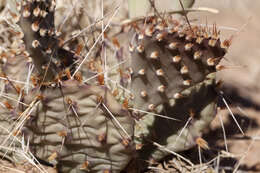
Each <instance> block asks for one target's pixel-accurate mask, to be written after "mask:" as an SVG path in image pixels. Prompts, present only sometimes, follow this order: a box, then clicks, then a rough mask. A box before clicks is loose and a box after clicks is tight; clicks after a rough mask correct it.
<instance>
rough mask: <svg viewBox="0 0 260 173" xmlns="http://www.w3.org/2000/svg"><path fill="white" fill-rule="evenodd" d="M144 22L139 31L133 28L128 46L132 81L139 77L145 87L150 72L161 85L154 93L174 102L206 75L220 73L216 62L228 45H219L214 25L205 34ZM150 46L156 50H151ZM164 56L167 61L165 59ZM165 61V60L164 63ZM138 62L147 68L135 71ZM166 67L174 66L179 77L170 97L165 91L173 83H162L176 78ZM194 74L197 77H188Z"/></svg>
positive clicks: (191, 28) (198, 29) (201, 29)
mask: <svg viewBox="0 0 260 173" xmlns="http://www.w3.org/2000/svg"><path fill="white" fill-rule="evenodd" d="M147 21H148V22H147ZM147 21H146V22H147V23H145V24H144V25H143V26H142V27H138V28H137V27H135V29H136V39H135V40H136V43H131V44H130V45H129V51H130V52H131V53H132V61H133V68H132V69H134V70H133V71H134V73H133V74H134V79H135V78H138V76H139V78H142V79H143V83H146V84H147V79H148V81H149V79H152V77H149V75H151V73H149V74H147V70H148V69H149V68H153V71H154V75H155V76H157V78H158V79H159V81H161V82H160V84H159V85H158V86H154V87H156V90H157V91H158V92H159V93H160V94H165V95H167V97H168V98H174V99H178V98H181V97H182V94H181V91H182V90H183V89H186V88H188V87H190V86H192V85H195V84H196V83H198V82H201V81H203V80H204V78H205V77H206V76H207V74H209V73H214V72H216V71H217V70H221V68H222V66H221V65H219V62H220V60H221V59H222V58H223V56H224V54H225V53H226V49H227V48H228V46H229V45H227V44H226V43H227V41H224V42H223V43H222V44H221V43H220V39H219V32H218V31H217V29H216V26H215V25H214V27H213V29H212V30H209V29H208V28H207V27H198V26H181V25H180V24H178V23H177V24H176V22H175V23H174V24H166V22H165V21H161V22H159V23H157V24H156V22H154V19H151V22H150V21H149V19H148V20H147ZM149 22H150V23H149ZM140 28H141V29H140ZM153 45H156V46H157V47H156V46H155V47H156V48H155V47H152V46H153ZM150 46H151V47H150ZM162 54H164V55H162ZM167 55H168V57H166V56H167ZM166 58H167V59H169V60H165V59H166ZM141 61H144V62H147V64H149V65H150V66H149V65H146V64H145V65H144V66H143V67H141V68H137V66H138V65H136V64H140V63H139V62H141ZM165 62H166V63H168V64H166V63H165ZM190 64H193V65H190ZM134 66H136V67H134ZM148 66H149V67H148ZM170 66H174V68H175V69H176V70H177V71H178V72H179V75H180V76H182V84H180V86H178V87H179V89H178V92H176V93H172V95H171V96H169V95H168V93H170V92H171V91H169V90H167V88H170V87H171V86H170V85H171V84H170V82H173V83H174V82H175V83H176V82H177V81H174V78H171V79H173V81H168V82H165V81H167V80H168V79H169V76H171V75H176V74H170V72H169V71H168V72H167V68H168V67H170ZM195 73H197V74H198V75H199V77H197V76H194V75H192V74H195ZM199 73H201V74H199ZM167 78H168V79H167ZM133 82H135V81H133ZM150 82H151V81H150ZM144 85H145V84H144ZM136 94H138V95H139V96H140V97H141V98H143V99H147V97H148V96H149V94H148V93H147V90H145V89H144V90H142V91H140V93H136ZM155 107H156V104H154V103H150V104H148V105H147V108H144V109H148V110H149V111H153V110H154V108H155Z"/></svg>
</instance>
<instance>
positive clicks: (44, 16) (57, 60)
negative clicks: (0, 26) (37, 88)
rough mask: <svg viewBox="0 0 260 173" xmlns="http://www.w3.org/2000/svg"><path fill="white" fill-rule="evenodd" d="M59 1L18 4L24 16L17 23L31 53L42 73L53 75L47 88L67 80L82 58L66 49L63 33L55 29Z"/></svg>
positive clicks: (26, 0) (27, 0) (24, 0)
mask: <svg viewBox="0 0 260 173" xmlns="http://www.w3.org/2000/svg"><path fill="white" fill-rule="evenodd" d="M55 7H56V2H55V0H23V1H21V2H20V3H17V8H18V11H19V12H20V14H21V16H20V17H18V19H17V22H18V24H19V25H20V26H21V28H22V30H23V32H24V35H23V37H24V41H25V44H26V47H27V49H28V52H29V53H30V55H31V57H32V58H33V59H34V62H35V63H36V64H38V65H37V68H38V70H39V71H42V73H45V72H46V71H49V73H50V76H51V77H50V79H48V80H46V81H48V82H47V83H46V84H48V83H49V81H51V82H57V81H62V80H66V79H68V78H70V77H71V75H70V73H73V72H74V70H75V68H76V65H77V63H76V61H77V60H78V59H79V56H78V55H77V54H76V53H75V52H73V51H71V50H67V49H64V48H63V47H62V44H63V41H62V40H61V39H59V36H60V35H61V32H59V31H57V30H56V29H55V26H54V12H55Z"/></svg>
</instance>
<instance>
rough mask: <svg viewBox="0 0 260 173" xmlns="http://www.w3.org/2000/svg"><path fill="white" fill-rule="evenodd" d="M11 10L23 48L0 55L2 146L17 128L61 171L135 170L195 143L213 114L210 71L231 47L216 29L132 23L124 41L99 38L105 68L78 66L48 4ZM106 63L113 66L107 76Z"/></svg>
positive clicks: (99, 62) (164, 21) (20, 4)
mask: <svg viewBox="0 0 260 173" xmlns="http://www.w3.org/2000/svg"><path fill="white" fill-rule="evenodd" d="M16 5H17V9H18V12H19V15H18V14H13V16H14V17H16V18H17V20H15V22H16V23H17V24H18V25H19V27H20V29H21V31H20V32H17V33H16V37H17V38H18V40H19V39H22V40H23V43H21V42H18V41H16V42H17V44H18V45H19V46H15V45H13V47H14V48H15V49H16V50H17V52H16V53H13V50H14V48H12V51H9V52H7V51H3V53H1V75H2V76H3V77H6V78H7V76H8V77H9V76H11V77H12V80H9V79H8V78H7V79H6V81H5V82H4V83H3V86H4V87H3V90H2V93H8V95H9V96H11V97H12V98H13V100H11V101H10V99H8V98H5V99H4V100H3V101H2V102H1V103H2V104H1V105H2V107H3V108H1V122H3V123H2V124H4V125H2V126H5V127H8V128H7V129H9V132H7V131H5V132H4V133H1V136H0V137H1V138H0V141H1V143H2V144H5V145H9V143H7V141H8V142H11V143H12V141H10V139H9V140H7V138H6V136H9V137H10V131H12V130H14V131H12V132H16V131H18V132H19V133H18V132H17V134H15V135H14V134H13V137H16V135H17V136H18V137H22V136H23V137H24V138H25V139H26V140H28V141H29V149H30V151H31V152H32V153H33V154H34V156H36V157H37V158H38V159H40V160H43V161H46V162H48V163H50V164H52V165H55V166H57V168H58V170H59V171H61V172H81V171H83V172H106V173H107V172H113V173H114V172H120V171H122V170H124V168H125V167H126V166H127V165H128V164H129V163H130V162H131V161H133V160H134V161H135V162H138V164H139V165H140V166H141V167H139V168H140V170H142V169H145V168H146V166H147V165H146V164H143V163H144V162H145V163H149V162H150V161H153V160H156V161H158V160H161V159H163V158H164V157H165V156H166V155H168V154H169V152H168V151H166V150H165V148H167V149H168V150H171V151H174V152H179V151H183V150H186V149H188V148H191V147H193V146H195V145H197V143H196V140H197V139H198V138H199V137H200V136H201V135H202V132H203V130H204V129H205V128H207V127H208V125H209V124H210V122H211V120H212V119H213V118H214V116H215V114H216V100H217V96H218V95H217V89H218V83H217V82H216V72H217V71H218V70H221V68H222V66H221V65H219V62H220V61H221V59H222V58H223V56H224V55H225V53H226V51H227V47H228V46H229V43H228V41H224V42H223V43H221V41H220V39H219V32H218V31H217V29H216V27H215V26H214V27H213V29H209V28H207V27H201V26H189V25H188V24H183V23H181V22H180V21H179V20H178V21H177V20H175V19H173V18H171V17H169V18H167V17H165V18H161V16H153V17H149V18H146V19H143V20H138V21H137V22H132V23H130V27H128V26H126V27H125V28H127V27H128V29H129V30H130V32H129V33H124V32H123V33H122V35H124V36H126V37H122V38H123V39H124V40H120V38H119V39H118V40H117V38H113V39H111V38H109V36H107V35H106V38H105V43H102V44H104V45H105V46H110V47H113V46H114V47H113V48H114V49H113V51H112V52H113V53H110V54H108V55H109V56H108V57H107V59H106V62H104V61H105V60H104V59H102V58H100V57H99V54H102V53H104V52H102V53H100V52H98V53H97V54H96V55H97V57H90V58H89V60H88V61H86V62H85V66H83V67H84V68H82V67H81V69H78V68H79V67H80V66H79V62H83V59H84V57H81V56H80V53H78V52H75V51H72V50H71V49H69V48H68V47H66V48H65V47H64V45H63V40H62V39H61V37H60V32H59V31H58V30H57V29H56V28H55V26H54V13H55V6H56V3H55V0H42V1H36V0H23V1H17V4H16ZM127 37H128V38H129V39H126V38H127ZM122 38H121V39H122ZM111 40H112V41H111ZM73 41H75V40H73ZM76 42H77V41H76ZM125 42H127V44H124V43H125ZM104 45H103V46H104ZM121 45H123V46H121ZM126 45H127V49H125V47H124V46H126ZM128 46H129V47H128ZM99 51H100V50H99ZM112 54H113V55H114V56H111V55H112ZM110 56H111V57H110ZM123 62H125V63H123ZM105 63H107V64H109V66H111V67H113V69H111V70H108V71H107V72H105V71H104V69H102V68H103V66H104V64H105ZM121 63H122V64H121ZM107 64H105V65H107ZM118 64H120V65H118ZM33 65H34V66H35V68H34V69H32V66H33ZM115 66H116V67H117V66H118V68H115ZM20 69H23V71H22V72H20V71H19V70H20ZM29 72H30V75H28V73H29ZM93 76H94V77H93ZM89 78H90V79H92V78H93V79H94V80H89ZM108 79H110V80H108ZM14 80H21V81H27V83H22V84H19V85H17V84H14V83H13V82H12V81H14ZM93 81H94V82H93ZM111 81H113V82H114V83H113V82H111ZM112 83H113V84H112ZM126 91H127V92H126ZM126 93H127V94H126ZM15 100H19V101H20V102H17V101H15ZM6 117H8V118H6ZM17 122H21V125H20V126H21V128H17V125H18V124H19V123H17ZM154 143H158V144H159V145H161V146H163V147H165V148H158V145H157V146H156V145H154ZM15 145H20V144H19V143H18V144H17V143H15ZM2 155H4V154H2ZM10 158H11V157H10Z"/></svg>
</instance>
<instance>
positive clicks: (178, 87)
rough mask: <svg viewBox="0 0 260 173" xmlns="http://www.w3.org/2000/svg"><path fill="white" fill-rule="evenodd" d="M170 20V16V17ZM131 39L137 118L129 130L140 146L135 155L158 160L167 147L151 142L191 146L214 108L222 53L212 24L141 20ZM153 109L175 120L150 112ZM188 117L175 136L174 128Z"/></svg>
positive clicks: (179, 147)
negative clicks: (190, 25)
mask: <svg viewBox="0 0 260 173" xmlns="http://www.w3.org/2000/svg"><path fill="white" fill-rule="evenodd" d="M170 21H171V20H170ZM135 28H141V29H137V31H136V32H135V34H134V38H131V40H132V42H131V43H130V48H129V50H130V52H132V53H131V55H132V59H131V60H132V71H133V73H132V83H131V87H132V92H133V93H134V95H135V98H134V100H133V102H134V109H136V110H142V111H147V112H151V114H149V113H138V111H136V112H135V113H136V114H137V115H138V114H139V115H138V116H139V117H140V120H139V121H138V123H137V125H136V129H135V135H136V136H137V137H138V139H139V140H140V139H141V142H140V141H139V142H138V143H140V144H141V145H143V146H144V147H143V148H142V149H141V150H140V157H141V158H142V159H144V160H151V159H153V160H160V159H162V158H163V157H164V156H166V155H168V153H167V152H165V151H162V150H161V149H158V148H156V147H155V146H153V145H152V144H151V143H152V142H153V141H154V142H157V143H159V144H161V145H163V146H165V147H166V148H167V149H170V150H172V151H182V150H185V149H188V148H191V147H192V146H194V145H196V142H195V139H196V138H197V137H199V136H200V135H201V133H202V130H203V129H205V128H206V127H207V126H208V125H209V123H210V122H211V120H212V119H213V118H214V116H215V113H216V98H217V92H216V91H215V90H216V88H217V83H216V81H215V73H216V71H217V69H219V67H220V66H218V64H219V62H220V60H221V59H222V58H223V56H224V55H225V53H226V49H225V48H222V47H221V43H220V40H219V38H218V33H217V31H216V28H214V29H213V31H212V33H209V32H208V31H206V30H205V28H199V27H192V28H190V27H189V26H183V25H181V24H179V23H178V22H177V23H176V21H174V20H172V22H168V23H167V22H165V21H161V19H151V21H149V19H147V20H146V24H145V25H142V24H139V25H138V27H135ZM153 112H155V113H158V114H162V115H165V116H167V117H170V118H175V119H178V120H179V121H174V120H169V119H164V118H161V117H156V116H155V115H153V114H152V113H153ZM189 118H192V120H191V122H190V123H189V125H188V127H186V128H185V129H184V130H183V132H182V134H181V136H180V137H178V135H179V134H180V131H181V130H182V128H183V127H184V125H185V123H186V122H187V121H188V119H189Z"/></svg>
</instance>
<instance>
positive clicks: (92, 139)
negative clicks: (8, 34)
mask: <svg viewBox="0 0 260 173" xmlns="http://www.w3.org/2000/svg"><path fill="white" fill-rule="evenodd" d="M18 8H19V4H18ZM20 8H21V10H20V13H21V17H20V20H19V21H18V25H19V26H20V27H21V29H22V31H23V32H24V37H23V40H24V43H25V46H26V50H27V51H28V53H29V54H30V56H31V58H32V59H33V63H34V65H35V66H36V69H37V70H38V72H40V73H39V78H41V79H43V78H44V82H50V83H46V84H45V85H44V86H42V85H35V86H34V88H33V89H32V90H30V91H29V94H28V95H26V94H25V95H23V97H22V99H23V102H24V103H28V104H30V103H31V102H32V101H33V100H35V98H41V102H40V103H39V104H38V105H37V108H36V109H35V110H34V111H33V112H32V113H31V116H30V119H29V120H27V122H26V123H25V125H24V128H23V131H22V133H23V135H25V137H26V140H27V139H30V149H31V151H32V153H33V154H34V155H35V156H37V157H38V158H40V159H42V160H45V161H47V162H51V163H53V164H54V165H57V167H58V168H59V170H60V171H62V172H80V171H83V172H106V171H108V172H120V171H121V170H122V169H123V168H124V167H125V166H126V165H127V164H128V162H129V161H130V160H131V158H132V157H133V156H134V153H135V152H134V151H135V150H134V147H133V132H134V123H133V122H134V120H133V119H132V118H131V117H130V114H129V111H128V110H127V109H125V108H124V107H123V105H121V104H120V103H118V102H117V100H116V99H115V98H114V96H113V95H112V94H111V93H110V91H109V90H108V89H107V88H106V87H105V86H96V85H86V84H82V83H81V81H80V80H79V81H80V82H79V81H76V80H72V79H71V80H69V77H68V76H67V75H66V74H65V70H66V69H69V72H70V73H72V72H73V69H74V67H75V65H76V63H75V60H76V59H77V58H78V57H77V55H75V53H73V52H71V51H67V50H65V49H63V48H62V47H60V46H59V41H58V38H57V34H56V31H55V28H54V10H55V1H54V0H46V1H33V2H32V1H23V2H22V3H21V4H20ZM24 60H25V59H24ZM15 62H16V61H15ZM24 62H25V63H26V61H22V63H24ZM18 63H19V61H18ZM22 63H21V64H22ZM46 66H48V68H46ZM8 68H10V66H7V69H8ZM15 69H17V68H15ZM8 70H9V69H8ZM46 70H47V73H46ZM9 71H10V70H9ZM60 73H62V75H60ZM10 74H11V73H9V74H8V75H10ZM63 74H65V76H63ZM25 76H26V75H25ZM57 76H58V77H59V78H58V80H56V79H57ZM75 77H76V76H75ZM51 83H55V85H49V84H51ZM9 93H10V94H11V93H14V94H15V91H13V90H12V91H9ZM9 103H11V102H9ZM11 104H12V105H14V104H13V103H11ZM13 108H14V109H11V108H9V109H10V110H8V113H9V114H10V111H15V112H23V111H24V110H25V107H24V106H21V107H20V106H19V107H15V106H13ZM5 113H6V112H5ZM15 116H16V117H18V115H15ZM4 135H6V134H4Z"/></svg>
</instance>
